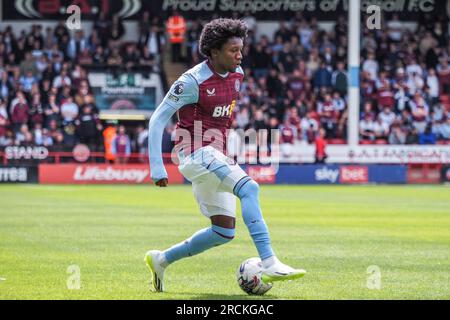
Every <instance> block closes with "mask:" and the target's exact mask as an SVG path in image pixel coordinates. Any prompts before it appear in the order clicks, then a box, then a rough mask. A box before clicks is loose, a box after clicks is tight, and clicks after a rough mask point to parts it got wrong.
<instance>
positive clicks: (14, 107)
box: [10, 91, 30, 132]
mask: <svg viewBox="0 0 450 320" xmlns="http://www.w3.org/2000/svg"><path fill="white" fill-rule="evenodd" d="M29 110H30V108H29V107H28V103H27V100H26V99H25V95H24V94H23V92H21V91H19V92H17V95H16V98H15V99H14V100H13V101H12V102H11V111H10V114H11V123H12V125H13V130H14V132H18V131H19V130H20V128H21V127H22V125H23V124H28V120H29Z"/></svg>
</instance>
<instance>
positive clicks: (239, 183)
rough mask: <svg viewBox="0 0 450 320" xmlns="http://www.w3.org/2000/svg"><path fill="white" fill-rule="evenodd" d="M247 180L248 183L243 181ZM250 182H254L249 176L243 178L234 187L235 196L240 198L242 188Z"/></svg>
mask: <svg viewBox="0 0 450 320" xmlns="http://www.w3.org/2000/svg"><path fill="white" fill-rule="evenodd" d="M245 179H246V181H243V180H245ZM250 180H252V178H250V177H249V176H245V177H242V178H241V179H240V180H239V181H238V182H237V183H236V184H235V186H234V188H233V193H234V195H235V196H238V194H239V191H241V188H242V187H243V186H244V185H245V184H246V183H247V182H249V181H250ZM236 188H238V190H236Z"/></svg>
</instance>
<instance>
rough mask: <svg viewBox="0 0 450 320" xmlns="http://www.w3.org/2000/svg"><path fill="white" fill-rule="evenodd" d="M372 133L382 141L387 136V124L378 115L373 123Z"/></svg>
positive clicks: (386, 138) (385, 139)
mask: <svg viewBox="0 0 450 320" xmlns="http://www.w3.org/2000/svg"><path fill="white" fill-rule="evenodd" d="M373 133H374V135H375V139H377V140H382V141H383V140H384V141H386V142H387V140H388V137H389V125H388V124H387V123H386V122H384V121H382V119H381V118H380V117H378V118H377V120H376V121H375V122H374V125H373Z"/></svg>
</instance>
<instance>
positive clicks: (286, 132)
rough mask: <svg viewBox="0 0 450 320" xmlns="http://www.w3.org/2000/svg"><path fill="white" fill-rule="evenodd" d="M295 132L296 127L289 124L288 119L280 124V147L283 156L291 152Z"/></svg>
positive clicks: (295, 135) (295, 136) (287, 155)
mask: <svg viewBox="0 0 450 320" xmlns="http://www.w3.org/2000/svg"><path fill="white" fill-rule="evenodd" d="M297 133H298V131H297V128H296V127H295V126H293V125H292V124H291V122H290V121H289V119H286V121H285V122H284V124H282V125H281V126H280V144H281V146H280V148H281V153H282V154H283V155H284V156H286V157H289V156H290V155H291V154H292V152H293V148H294V144H295V140H297Z"/></svg>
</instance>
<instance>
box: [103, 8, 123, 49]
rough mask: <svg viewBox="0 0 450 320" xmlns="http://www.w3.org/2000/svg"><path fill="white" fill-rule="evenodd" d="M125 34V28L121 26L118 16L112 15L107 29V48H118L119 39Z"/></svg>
mask: <svg viewBox="0 0 450 320" xmlns="http://www.w3.org/2000/svg"><path fill="white" fill-rule="evenodd" d="M124 34H125V27H124V25H123V22H122V19H121V18H120V17H119V15H118V14H115V15H113V17H112V20H111V24H110V26H109V28H108V32H107V35H108V46H109V47H118V46H119V45H120V39H122V37H123V36H124Z"/></svg>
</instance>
